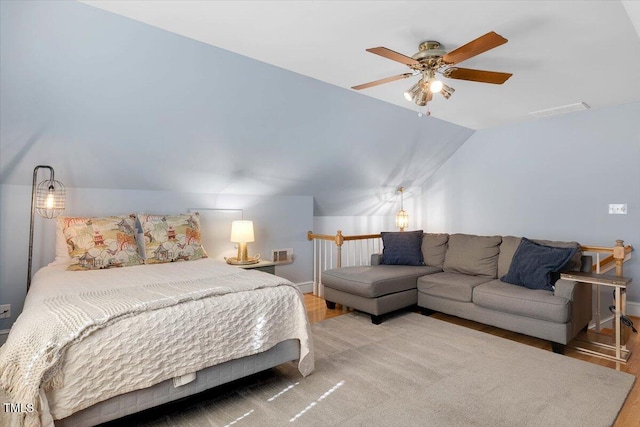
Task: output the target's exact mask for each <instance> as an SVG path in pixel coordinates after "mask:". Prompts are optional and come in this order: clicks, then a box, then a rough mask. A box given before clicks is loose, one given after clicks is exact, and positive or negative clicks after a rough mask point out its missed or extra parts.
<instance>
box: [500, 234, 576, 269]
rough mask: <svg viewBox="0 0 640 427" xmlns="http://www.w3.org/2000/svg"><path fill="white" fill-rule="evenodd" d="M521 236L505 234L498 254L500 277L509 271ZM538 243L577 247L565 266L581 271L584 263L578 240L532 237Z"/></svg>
mask: <svg viewBox="0 0 640 427" xmlns="http://www.w3.org/2000/svg"><path fill="white" fill-rule="evenodd" d="M521 240H522V238H521V237H513V236H503V237H502V243H501V244H500V255H499V256H498V277H502V276H504V275H505V274H507V273H508V272H509V266H511V260H512V259H513V255H514V254H515V253H516V249H518V246H519V245H520V241H521ZM531 240H533V241H534V242H536V243H539V244H541V245H545V246H553V247H554V248H577V250H576V253H575V254H573V256H572V257H571V259H570V260H569V262H567V264H566V265H565V266H564V268H565V270H575V271H580V267H581V265H582V260H581V257H582V250H580V243H578V242H559V241H554V240H539V239H531Z"/></svg>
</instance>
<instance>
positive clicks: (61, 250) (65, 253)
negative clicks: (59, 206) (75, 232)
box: [49, 217, 71, 265]
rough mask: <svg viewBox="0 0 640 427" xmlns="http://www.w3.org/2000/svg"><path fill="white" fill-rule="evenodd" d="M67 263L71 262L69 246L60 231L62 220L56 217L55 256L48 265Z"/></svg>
mask: <svg viewBox="0 0 640 427" xmlns="http://www.w3.org/2000/svg"><path fill="white" fill-rule="evenodd" d="M61 264H64V265H69V264H71V256H70V255H69V247H68V246H67V240H66V239H65V238H64V233H63V232H62V221H61V218H60V217H58V220H57V221H56V258H55V259H54V260H53V262H51V263H50V264H49V265H61Z"/></svg>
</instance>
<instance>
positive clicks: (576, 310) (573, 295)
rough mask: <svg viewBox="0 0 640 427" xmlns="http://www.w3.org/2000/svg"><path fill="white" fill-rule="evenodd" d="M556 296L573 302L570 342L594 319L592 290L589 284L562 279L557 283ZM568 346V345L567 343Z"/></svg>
mask: <svg viewBox="0 0 640 427" xmlns="http://www.w3.org/2000/svg"><path fill="white" fill-rule="evenodd" d="M553 294H554V295H555V296H559V297H563V298H567V299H568V300H570V301H571V325H572V331H571V336H570V337H569V341H570V340H571V339H572V338H573V337H575V336H576V335H577V334H578V332H580V330H582V329H583V328H584V327H586V326H587V325H589V322H590V321H591V317H592V302H591V301H592V289H591V285H590V284H588V283H579V282H576V281H575V280H566V279H560V280H558V281H557V282H556V289H555V291H554V293H553ZM565 344H566V343H565Z"/></svg>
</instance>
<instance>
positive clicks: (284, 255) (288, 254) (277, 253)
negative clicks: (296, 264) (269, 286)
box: [271, 248, 293, 262]
mask: <svg viewBox="0 0 640 427" xmlns="http://www.w3.org/2000/svg"><path fill="white" fill-rule="evenodd" d="M271 253H272V254H273V256H272V258H271V259H272V261H273V262H293V248H286V249H274V250H273V251H271Z"/></svg>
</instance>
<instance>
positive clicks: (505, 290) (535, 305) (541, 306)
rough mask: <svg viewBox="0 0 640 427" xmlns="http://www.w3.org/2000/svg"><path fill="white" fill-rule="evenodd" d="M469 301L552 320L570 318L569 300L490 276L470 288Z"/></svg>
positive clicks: (557, 321) (563, 320)
mask: <svg viewBox="0 0 640 427" xmlns="http://www.w3.org/2000/svg"><path fill="white" fill-rule="evenodd" d="M473 303H474V304H476V305H477V306H479V307H484V308H487V309H490V310H496V311H501V312H504V313H511V314H516V315H519V316H525V317H530V318H533V319H541V320H546V321H549V322H554V323H567V322H568V321H569V319H570V318H571V301H570V300H569V299H567V298H563V297H559V296H555V295H554V294H553V292H551V291H546V290H543V289H536V290H533V289H527V288H523V287H521V286H513V285H510V284H508V283H504V282H501V281H500V280H492V281H490V282H487V283H483V284H481V285H479V286H476V287H475V288H474V289H473Z"/></svg>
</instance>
